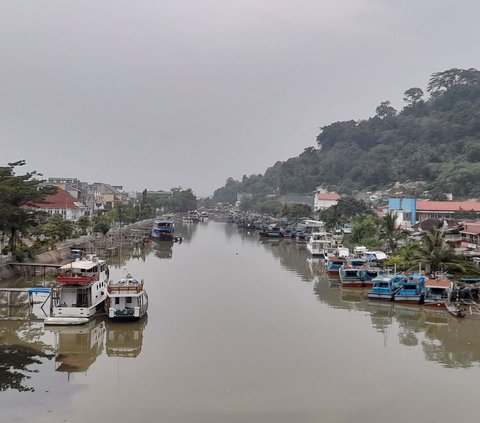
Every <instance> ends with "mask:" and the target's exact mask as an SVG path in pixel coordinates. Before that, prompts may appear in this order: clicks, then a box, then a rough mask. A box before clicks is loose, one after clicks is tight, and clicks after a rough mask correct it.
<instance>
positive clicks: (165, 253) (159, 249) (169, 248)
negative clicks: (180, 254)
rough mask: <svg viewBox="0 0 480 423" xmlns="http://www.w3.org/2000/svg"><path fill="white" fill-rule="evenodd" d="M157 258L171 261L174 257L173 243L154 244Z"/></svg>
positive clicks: (160, 242) (161, 242) (159, 242)
mask: <svg viewBox="0 0 480 423" xmlns="http://www.w3.org/2000/svg"><path fill="white" fill-rule="evenodd" d="M152 248H153V251H154V252H155V256H156V257H158V258H161V259H170V258H172V255H173V241H158V242H153V244H152Z"/></svg>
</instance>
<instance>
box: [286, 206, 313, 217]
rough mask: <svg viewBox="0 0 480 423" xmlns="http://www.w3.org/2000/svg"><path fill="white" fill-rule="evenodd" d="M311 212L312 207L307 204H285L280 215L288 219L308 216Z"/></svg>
mask: <svg viewBox="0 0 480 423" xmlns="http://www.w3.org/2000/svg"><path fill="white" fill-rule="evenodd" d="M311 213H312V208H311V207H310V206H309V205H308V204H285V206H283V210H282V215H283V216H286V217H288V218H289V219H298V218H301V217H309V216H310V214H311Z"/></svg>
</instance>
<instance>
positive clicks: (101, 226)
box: [93, 220, 110, 235]
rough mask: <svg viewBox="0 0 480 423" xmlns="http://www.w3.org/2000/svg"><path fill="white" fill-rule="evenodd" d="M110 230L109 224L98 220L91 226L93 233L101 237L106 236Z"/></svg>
mask: <svg viewBox="0 0 480 423" xmlns="http://www.w3.org/2000/svg"><path fill="white" fill-rule="evenodd" d="M109 230H110V224H109V223H108V222H107V221H106V220H99V221H98V222H97V223H95V225H94V226H93V232H100V233H102V235H106V234H107V232H108V231H109Z"/></svg>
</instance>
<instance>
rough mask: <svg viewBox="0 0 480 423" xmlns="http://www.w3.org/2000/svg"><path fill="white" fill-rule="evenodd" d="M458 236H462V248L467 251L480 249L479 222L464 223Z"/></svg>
mask: <svg viewBox="0 0 480 423" xmlns="http://www.w3.org/2000/svg"><path fill="white" fill-rule="evenodd" d="M460 235H461V236H462V247H464V248H469V249H478V248H480V222H465V223H464V224H463V230H461V231H460Z"/></svg>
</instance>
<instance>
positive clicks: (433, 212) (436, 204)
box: [388, 198, 480, 228]
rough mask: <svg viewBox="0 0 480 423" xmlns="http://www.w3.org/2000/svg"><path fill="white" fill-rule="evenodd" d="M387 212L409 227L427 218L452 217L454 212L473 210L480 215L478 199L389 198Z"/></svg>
mask: <svg viewBox="0 0 480 423" xmlns="http://www.w3.org/2000/svg"><path fill="white" fill-rule="evenodd" d="M388 212H389V213H396V214H397V222H398V224H400V225H401V226H403V227H407V228H410V227H412V226H413V225H415V224H416V223H417V222H423V221H424V220H427V219H439V220H441V221H445V220H450V219H453V218H454V216H455V213H459V212H473V213H478V214H479V215H480V202H478V201H424V200H417V199H415V198H390V199H389V200H388Z"/></svg>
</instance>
